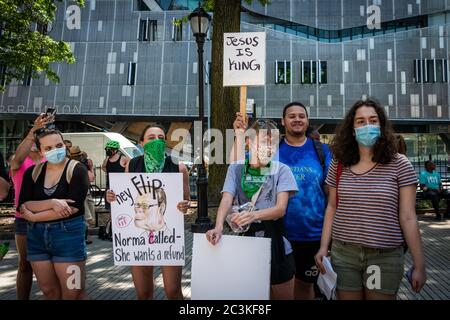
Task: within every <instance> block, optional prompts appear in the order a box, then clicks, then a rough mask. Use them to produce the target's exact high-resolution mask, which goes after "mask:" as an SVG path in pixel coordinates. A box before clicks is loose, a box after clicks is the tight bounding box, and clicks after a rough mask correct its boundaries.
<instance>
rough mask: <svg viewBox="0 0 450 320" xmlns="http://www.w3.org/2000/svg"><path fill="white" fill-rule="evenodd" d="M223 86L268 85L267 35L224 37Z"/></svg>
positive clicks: (257, 33)
mask: <svg viewBox="0 0 450 320" xmlns="http://www.w3.org/2000/svg"><path fill="white" fill-rule="evenodd" d="M223 48H224V50H223V86H224V87H232V86H262V85H265V83H266V33H265V32H237V33H224V35H223Z"/></svg>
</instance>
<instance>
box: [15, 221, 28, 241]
mask: <svg viewBox="0 0 450 320" xmlns="http://www.w3.org/2000/svg"><path fill="white" fill-rule="evenodd" d="M27 225H28V221H27V220H25V219H23V218H18V217H16V218H15V219H14V233H15V234H17V235H21V236H26V235H27V229H28V226H27Z"/></svg>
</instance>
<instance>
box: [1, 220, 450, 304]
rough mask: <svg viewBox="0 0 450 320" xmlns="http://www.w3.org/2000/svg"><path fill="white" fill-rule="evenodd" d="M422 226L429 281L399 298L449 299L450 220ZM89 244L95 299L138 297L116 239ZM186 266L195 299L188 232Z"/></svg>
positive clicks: (10, 282)
mask: <svg viewBox="0 0 450 320" xmlns="http://www.w3.org/2000/svg"><path fill="white" fill-rule="evenodd" d="M419 221H420V228H421V230H422V237H423V241H424V246H425V256H426V260H427V271H428V282H427V284H426V286H425V287H424V289H423V290H422V291H421V293H420V294H418V295H415V294H414V293H412V292H411V290H410V286H409V284H408V282H407V280H406V278H404V280H403V283H402V286H401V288H400V292H399V295H398V298H399V299H401V300H405V299H407V300H414V299H420V300H444V299H445V300H448V299H450V267H449V266H450V221H445V222H435V221H434V220H433V218H432V216H428V215H425V216H419ZM92 239H93V240H94V243H93V244H91V245H89V246H88V260H87V282H86V283H87V293H88V295H89V298H90V299H93V300H97V299H100V300H129V299H135V298H136V296H135V291H134V287H133V281H132V279H131V273H130V272H129V268H128V267H115V266H114V265H113V259H112V242H109V241H103V240H99V239H98V238H97V237H96V236H93V237H92ZM185 239H186V265H185V267H184V268H183V279H182V286H183V295H184V297H185V299H190V298H191V287H190V284H191V282H190V281H191V261H192V233H190V232H189V231H186V237H185ZM410 266H411V258H410V256H409V254H408V255H407V257H406V260H405V271H406V270H407V269H408V268H409V267H410ZM16 270H17V253H16V250H15V245H14V243H13V241H11V247H10V251H9V252H8V254H7V255H6V256H5V257H4V259H3V260H2V261H0V300H11V299H15V277H16ZM31 298H32V299H42V293H41V292H40V290H39V288H38V286H37V284H36V280H35V279H34V282H33V288H32V293H31ZM154 298H155V299H157V300H162V299H165V294H164V289H163V283H162V275H161V273H160V270H159V268H155V292H154Z"/></svg>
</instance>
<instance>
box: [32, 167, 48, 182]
mask: <svg viewBox="0 0 450 320" xmlns="http://www.w3.org/2000/svg"><path fill="white" fill-rule="evenodd" d="M44 165H45V162H41V163H38V164H37V165H35V166H34V168H33V172H32V173H31V178H32V179H33V182H34V183H36V180H37V178H38V177H39V175H40V174H41V172H42V168H43V167H44Z"/></svg>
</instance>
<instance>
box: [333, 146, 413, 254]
mask: <svg viewBox="0 0 450 320" xmlns="http://www.w3.org/2000/svg"><path fill="white" fill-rule="evenodd" d="M336 173H337V161H336V160H334V159H333V161H332V162H331V164H330V168H329V170H328V175H327V178H326V180H325V183H326V184H328V185H329V186H331V187H334V188H336ZM415 184H417V176H416V173H415V171H414V168H413V166H412V165H411V162H409V160H408V159H407V158H406V157H405V156H404V155H400V154H397V155H396V156H395V157H394V159H393V160H392V161H391V162H389V163H388V164H377V165H376V166H375V167H374V168H372V169H371V170H369V171H368V172H366V173H363V174H355V173H353V172H352V171H351V170H350V168H348V167H345V168H343V170H342V174H341V177H340V180H339V186H338V197H339V204H338V207H337V210H336V214H335V216H334V221H333V228H332V238H333V239H336V240H340V241H344V242H349V243H355V244H359V245H362V246H365V247H371V248H380V249H382V248H396V247H400V246H401V245H402V244H403V242H404V238H403V234H402V231H401V229H400V222H399V191H400V188H401V187H405V186H409V185H415Z"/></svg>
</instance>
